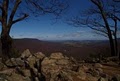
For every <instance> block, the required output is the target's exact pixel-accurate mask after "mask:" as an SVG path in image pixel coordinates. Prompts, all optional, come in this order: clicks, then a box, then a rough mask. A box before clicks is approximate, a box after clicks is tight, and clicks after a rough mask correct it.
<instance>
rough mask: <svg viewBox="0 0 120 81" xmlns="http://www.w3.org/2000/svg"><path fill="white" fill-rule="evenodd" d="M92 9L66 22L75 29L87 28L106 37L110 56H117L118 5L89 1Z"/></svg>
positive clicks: (114, 2)
mask: <svg viewBox="0 0 120 81" xmlns="http://www.w3.org/2000/svg"><path fill="white" fill-rule="evenodd" d="M90 1H91V4H92V7H90V8H89V9H88V10H86V11H83V13H82V14H80V15H78V16H74V17H72V18H71V19H69V20H68V24H71V25H73V26H75V27H89V28H91V29H93V30H95V31H97V34H101V35H103V36H105V37H108V39H109V42H110V48H111V55H112V56H114V55H118V45H117V32H118V27H119V26H118V22H120V3H116V1H117V0H114V1H113V0H90Z"/></svg>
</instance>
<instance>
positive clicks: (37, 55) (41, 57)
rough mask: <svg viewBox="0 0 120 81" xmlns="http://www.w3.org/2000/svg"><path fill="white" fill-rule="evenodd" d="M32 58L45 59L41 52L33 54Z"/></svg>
mask: <svg viewBox="0 0 120 81" xmlns="http://www.w3.org/2000/svg"><path fill="white" fill-rule="evenodd" d="M34 56H35V57H36V58H37V59H43V58H45V54H43V53H42V52H37V53H35V54H34Z"/></svg>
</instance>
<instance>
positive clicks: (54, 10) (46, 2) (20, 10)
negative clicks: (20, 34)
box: [0, 0, 67, 59]
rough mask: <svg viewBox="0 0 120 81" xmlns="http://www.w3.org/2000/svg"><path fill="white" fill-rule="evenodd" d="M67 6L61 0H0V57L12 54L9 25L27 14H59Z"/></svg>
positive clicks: (8, 56)
mask: <svg viewBox="0 0 120 81" xmlns="http://www.w3.org/2000/svg"><path fill="white" fill-rule="evenodd" d="M66 8H67V5H66V2H65V1H61V0H0V22H1V27H2V32H1V43H2V57H3V58H6V59H7V58H10V56H11V54H12V50H11V49H12V38H11V37H10V35H9V33H10V30H11V27H12V26H13V25H14V24H16V23H17V22H20V21H22V20H24V19H26V18H27V17H29V16H33V15H34V16H39V15H41V14H46V13H50V14H54V15H56V16H59V15H60V14H61V13H62V12H63V10H64V9H66Z"/></svg>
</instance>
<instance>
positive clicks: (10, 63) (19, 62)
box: [6, 58, 24, 67]
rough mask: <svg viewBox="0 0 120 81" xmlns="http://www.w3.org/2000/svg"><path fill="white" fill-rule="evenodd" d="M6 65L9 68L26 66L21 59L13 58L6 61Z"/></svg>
mask: <svg viewBox="0 0 120 81" xmlns="http://www.w3.org/2000/svg"><path fill="white" fill-rule="evenodd" d="M6 65H7V66H9V67H14V66H24V61H23V60H21V59H20V58H11V59H9V60H7V61H6Z"/></svg>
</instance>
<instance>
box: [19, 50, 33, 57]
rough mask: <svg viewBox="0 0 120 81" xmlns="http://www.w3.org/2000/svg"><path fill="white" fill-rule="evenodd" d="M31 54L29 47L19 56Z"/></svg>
mask: <svg viewBox="0 0 120 81" xmlns="http://www.w3.org/2000/svg"><path fill="white" fill-rule="evenodd" d="M30 55H32V54H31V52H30V50H29V49H26V50H25V51H24V52H23V53H22V54H21V58H28V57H29V56H30Z"/></svg>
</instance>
